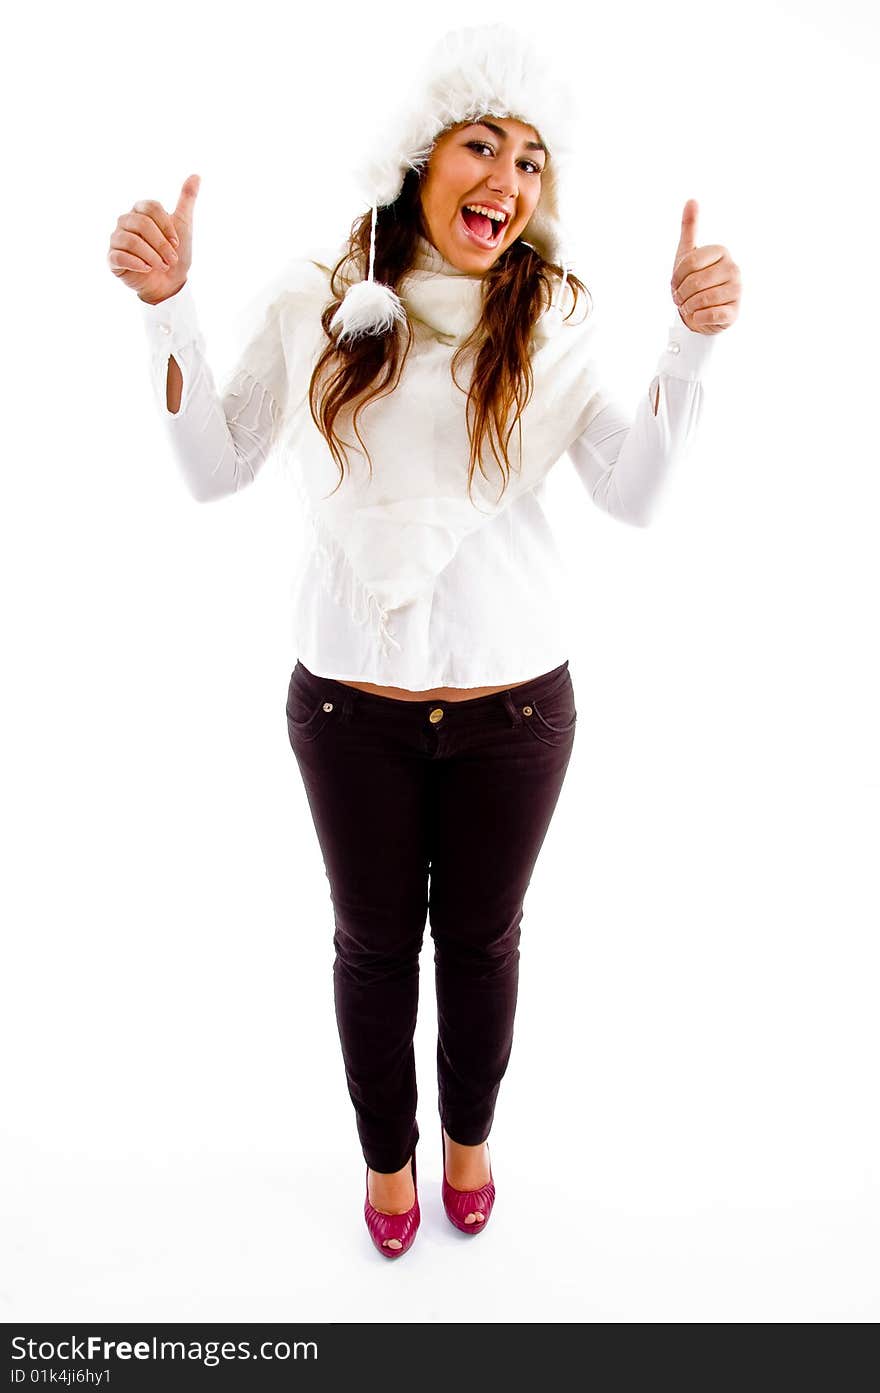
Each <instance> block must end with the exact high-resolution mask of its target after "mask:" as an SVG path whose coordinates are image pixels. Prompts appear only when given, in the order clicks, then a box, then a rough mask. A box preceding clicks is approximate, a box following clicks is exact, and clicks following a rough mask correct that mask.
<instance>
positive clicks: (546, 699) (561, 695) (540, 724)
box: [520, 678, 577, 745]
mask: <svg viewBox="0 0 880 1393" xmlns="http://www.w3.org/2000/svg"><path fill="white" fill-rule="evenodd" d="M520 709H521V710H522V714H523V721H524V722H525V724H526V725H527V726H528V728H529V730H530V731H531V733H532V735H534V736H535V737H536V739H538V740H542V741H543V742H544V744H545V745H564V744H565V742H566V741H567V740H570V739H571V736H572V735H573V733H574V729H575V726H576V725H577V708H576V706H575V703H574V688H573V686H572V683H571V679H570V678H569V680H568V681H567V682H565V683H564V684H563V685H562V686H561V687H559V688H558V689H557V690H556V691H555V692H550V693H549V694H548V695H547V696H543V697H541V698H540V699H538V698H533V699H532V700H531V701H530V702H528V703H527V704H525V705H523V706H522V707H521V708H520Z"/></svg>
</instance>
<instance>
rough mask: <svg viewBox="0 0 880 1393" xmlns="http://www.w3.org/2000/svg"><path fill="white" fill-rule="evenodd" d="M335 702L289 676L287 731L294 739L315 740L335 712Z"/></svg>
mask: <svg viewBox="0 0 880 1393" xmlns="http://www.w3.org/2000/svg"><path fill="white" fill-rule="evenodd" d="M335 710H336V703H335V702H333V701H328V700H327V699H326V698H325V697H324V696H323V695H316V694H315V692H314V691H313V690H312V689H311V688H308V687H305V686H303V685H301V684H300V683H299V682H297V681H296V679H295V678H291V682H290V687H289V688H288V692H287V733H288V736H289V737H290V743H291V744H293V742H294V740H299V741H303V740H317V738H318V736H319V735H320V734H321V731H322V730H324V728H325V726H326V725H327V722H328V721H329V720H330V718H331V716H332V715H333V714H334V713H335Z"/></svg>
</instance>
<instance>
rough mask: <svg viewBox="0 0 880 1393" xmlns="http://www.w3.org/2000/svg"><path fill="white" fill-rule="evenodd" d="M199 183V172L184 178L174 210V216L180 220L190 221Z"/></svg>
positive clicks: (200, 180) (200, 179)
mask: <svg viewBox="0 0 880 1393" xmlns="http://www.w3.org/2000/svg"><path fill="white" fill-rule="evenodd" d="M201 183H202V176H201V175H200V174H190V176H189V178H187V179H184V181H183V184H182V186H181V189H180V197H179V198H178V200H177V207H176V208H175V210H174V216H175V218H180V220H181V222H184V223H190V224H191V223H192V220H193V209H194V207H195V202H196V196H197V194H198V192H199V189H200V187H201Z"/></svg>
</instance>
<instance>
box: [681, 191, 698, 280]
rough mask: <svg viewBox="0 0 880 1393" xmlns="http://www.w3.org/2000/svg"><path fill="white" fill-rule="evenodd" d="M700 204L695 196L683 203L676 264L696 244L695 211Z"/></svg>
mask: <svg viewBox="0 0 880 1393" xmlns="http://www.w3.org/2000/svg"><path fill="white" fill-rule="evenodd" d="M699 209H700V205H699V204H698V203H697V200H696V199H695V198H689V199H688V201H687V203H686V204H685V205H684V212H683V213H682V215H681V235H680V237H679V239H678V249H677V251H676V253H675V262H676V265H677V264H678V262H679V261H680V260H681V258H682V257H683V256H686V255H687V253H688V252H692V251H693V250H694V248H695V247H696V245H697V213H698V212H699Z"/></svg>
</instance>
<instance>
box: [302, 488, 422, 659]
mask: <svg viewBox="0 0 880 1393" xmlns="http://www.w3.org/2000/svg"><path fill="white" fill-rule="evenodd" d="M310 516H311V521H312V531H313V533H314V537H315V550H316V552H317V555H318V561H319V565H320V567H321V578H322V580H323V583H324V584H325V585H326V587H327V589H328V590H329V592H330V594H331V595H332V597H333V599H334V600H335V601H336V603H337V604H339V605H344V606H345V608H346V609H347V610H348V612H349V614H350V615H351V617H352V619H354V621H355V623H356V624H360V625H361V626H362V627H363V628H365V629H369V630H370V632H371V633H372V634H373V635H374V637H375V638H377V639H378V640H379V643H380V645H381V648H382V653H383V654H384V655H385V656H386V657H387V655H388V653H389V652H390V650H391V648H392V647H393V648H396V649H397V650H398V652H400V644H399V643H398V642H397V639H396V638H394V636H393V635H392V633H391V631H390V629H389V627H388V613H389V611H388V610H387V609H385V608H384V607H383V606H382V605H381V604H380V602H379V600H378V597H377V596H376V595H375V594H374V593H373V591H372V590H370V589H369V587H368V586H366V585H365V584H364V582H363V581H362V580H361V579H360V577H359V576H358V575H356V574H355V572H354V570H353V569H352V566H351V563H350V562H349V560H348V557H347V556H346V554H345V552H344V551H343V549H342V547H341V546H340V545H339V543H338V542H337V540H336V538H335V537H333V536H332V535H331V533H330V532H328V530H327V528H326V527H325V526H324V525H323V523H322V522H321V520H320V518H319V517H318V516H317V515H316V514H315V513H314V512H310Z"/></svg>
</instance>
